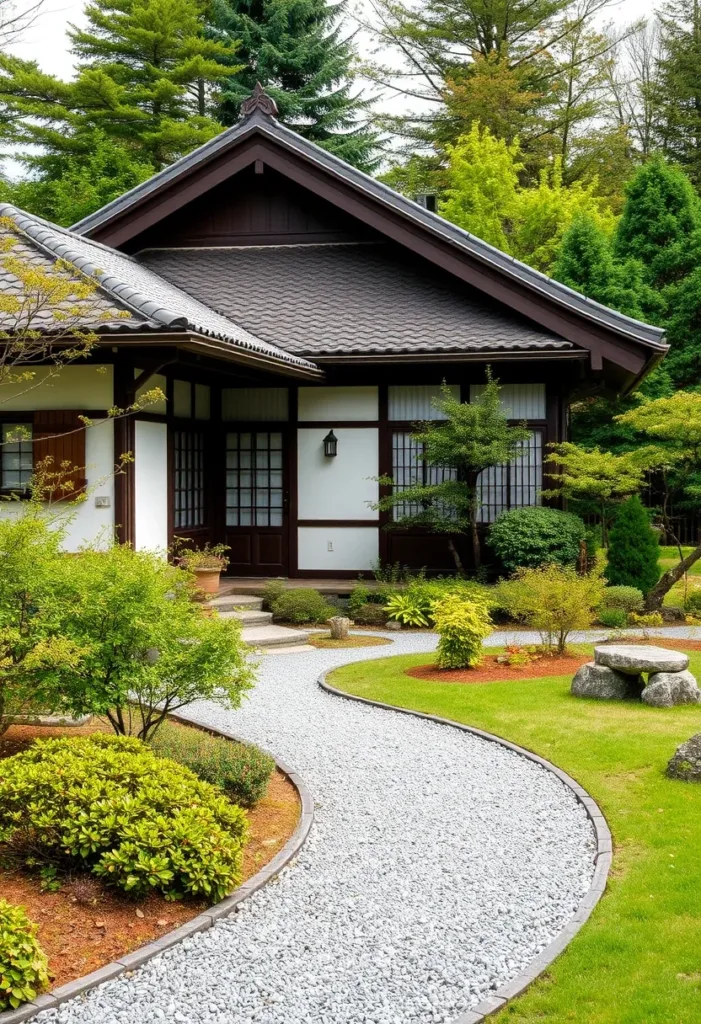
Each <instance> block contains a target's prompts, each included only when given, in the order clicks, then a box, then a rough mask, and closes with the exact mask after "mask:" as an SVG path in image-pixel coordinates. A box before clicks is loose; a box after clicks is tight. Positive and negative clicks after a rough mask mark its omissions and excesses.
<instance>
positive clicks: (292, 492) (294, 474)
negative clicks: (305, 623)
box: [287, 386, 299, 577]
mask: <svg viewBox="0 0 701 1024" xmlns="http://www.w3.org/2000/svg"><path fill="white" fill-rule="evenodd" d="M298 411H299V387H297V386H295V387H291V388H290V389H289V394H288V400H287V415H288V423H289V434H288V443H287V447H288V448H289V454H288V460H287V466H288V477H287V486H288V491H289V500H288V505H289V509H288V515H287V522H288V528H289V531H290V535H289V539H288V544H287V562H288V564H287V573H288V575H289V576H292V577H296V576H299V568H298V567H299V536H298V533H297V528H298V519H297V517H298V515H299V465H298V454H299V444H298V440H299V438H298V427H299V423H298V420H297V416H298Z"/></svg>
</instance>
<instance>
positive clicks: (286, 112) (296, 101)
mask: <svg viewBox="0 0 701 1024" xmlns="http://www.w3.org/2000/svg"><path fill="white" fill-rule="evenodd" d="M344 7H345V4H344V3H340V4H336V5H332V4H329V3H327V2H326V0H215V3H214V6H213V13H212V32H213V35H214V36H215V38H219V37H222V36H223V37H226V38H229V39H232V40H237V41H238V42H239V45H238V47H237V50H236V60H237V62H240V63H241V64H243V65H244V66H243V68H242V69H241V70H240V71H239V72H238V73H237V74H235V75H233V76H232V77H231V78H230V79H229V80H228V82H227V84H226V85H225V86H224V88H223V90H222V97H221V105H220V106H219V109H218V116H219V118H220V120H221V121H222V122H223V123H224V124H233V123H235V122H236V121H237V120H238V117H239V109H240V106H241V103H242V101H243V100H244V99H245V98H246V96H248V95H250V93H251V91H252V89H253V87H254V86H255V84H256V82H260V83H261V85H263V86H264V88H265V90H266V92H268V93H269V95H270V96H272V97H273V99H274V100H275V102H276V103H277V106H278V110H279V112H280V113H279V119H280V121H281V122H282V123H283V124H285V125H287V126H288V127H289V128H292V129H293V130H294V131H296V132H298V133H299V134H300V135H302V136H304V137H305V138H307V139H310V140H311V141H312V142H316V143H318V144H319V145H320V146H323V147H324V148H325V149H328V150H329V151H330V152H332V153H334V154H336V156H339V157H341V158H342V159H343V160H347V161H348V162H349V163H352V164H355V165H356V166H357V167H360V168H362V169H364V170H372V169H373V168H374V167H375V166H376V165H377V162H378V161H377V160H376V159H375V157H374V151H375V148H376V145H377V136H376V134H375V133H374V132H373V131H372V130H370V129H369V128H368V127H367V125H366V124H364V123H363V119H364V118H365V116H366V112H367V103H366V101H365V100H363V99H362V98H361V97H360V96H359V95H358V94H357V93H355V92H354V91H353V77H354V76H353V63H354V60H355V54H354V51H353V46H352V42H351V40H349V39H347V38H345V37H344V35H343V31H342V25H341V16H342V15H343V12H344Z"/></svg>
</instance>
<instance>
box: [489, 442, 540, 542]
mask: <svg viewBox="0 0 701 1024" xmlns="http://www.w3.org/2000/svg"><path fill="white" fill-rule="evenodd" d="M520 447H521V454H520V455H519V456H517V458H515V459H513V460H512V461H511V462H508V463H503V464H502V465H500V466H492V467H491V468H490V469H486V470H485V471H484V472H483V473H480V475H479V477H478V484H477V487H478V493H479V500H480V510H479V515H478V519H479V522H482V523H493V522H494V520H495V519H496V517H497V516H498V515H499V513H500V512H503V511H504V510H505V509H510V508H523V506H524V505H540V493H541V490H542V487H543V435H542V432H541V431H539V430H534V431H533V433H532V434H531V436H530V437H529V438H527V440H525V441H522V442H521V445H520Z"/></svg>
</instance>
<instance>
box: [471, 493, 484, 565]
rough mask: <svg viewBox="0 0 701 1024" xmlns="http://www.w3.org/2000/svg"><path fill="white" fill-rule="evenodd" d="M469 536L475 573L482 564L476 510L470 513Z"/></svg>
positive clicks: (473, 509)
mask: <svg viewBox="0 0 701 1024" xmlns="http://www.w3.org/2000/svg"><path fill="white" fill-rule="evenodd" d="M470 534H471V535H472V559H473V561H474V563H475V571H477V569H479V567H480V565H481V564H482V552H481V551H480V538H479V534H478V532H477V509H476V508H472V510H471V511H470Z"/></svg>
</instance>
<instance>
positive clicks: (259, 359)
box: [100, 331, 324, 380]
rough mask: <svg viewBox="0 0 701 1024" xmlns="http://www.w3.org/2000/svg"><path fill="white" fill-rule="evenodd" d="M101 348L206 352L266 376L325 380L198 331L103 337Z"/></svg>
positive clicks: (320, 373)
mask: <svg viewBox="0 0 701 1024" xmlns="http://www.w3.org/2000/svg"><path fill="white" fill-rule="evenodd" d="M100 345H104V346H110V345H118V346H119V347H120V348H141V347H142V346H143V345H148V346H150V347H157V348H160V347H161V346H163V345H175V346H176V347H177V348H180V349H182V350H183V351H185V352H196V353H201V352H203V351H204V352H206V353H207V354H208V355H214V356H216V357H217V358H218V359H224V360H226V361H227V362H233V363H240V364H241V365H243V366H246V367H253V368H255V369H258V370H263V371H265V372H267V373H275V374H280V375H281V376H285V377H295V378H302V379H303V380H319V379H321V378H323V376H324V371H323V370H321V369H319V370H305V369H304V367H301V366H295V365H294V363H287V362H285V361H284V360H279V361H278V360H276V359H274V358H273V357H271V356H266V355H264V354H262V353H260V354H259V353H257V352H253V351H248V350H242V349H239V348H234V347H233V346H232V345H231V344H229V343H228V342H226V341H219V340H218V339H217V338H210V337H208V336H207V335H204V334H197V333H196V332H195V331H188V332H187V333H183V334H160V333H159V334H140V335H139V334H137V335H134V334H110V335H103V336H102V337H101V338H100Z"/></svg>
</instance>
